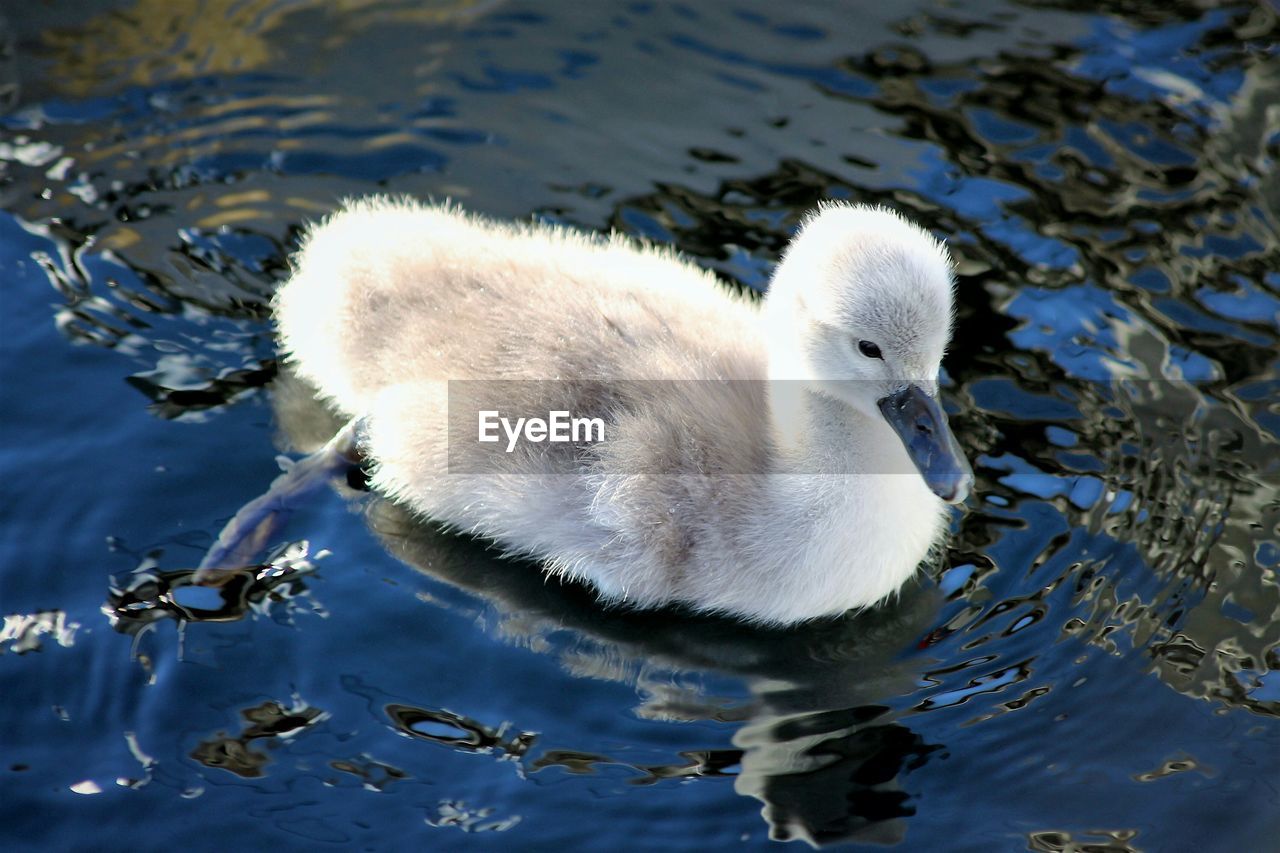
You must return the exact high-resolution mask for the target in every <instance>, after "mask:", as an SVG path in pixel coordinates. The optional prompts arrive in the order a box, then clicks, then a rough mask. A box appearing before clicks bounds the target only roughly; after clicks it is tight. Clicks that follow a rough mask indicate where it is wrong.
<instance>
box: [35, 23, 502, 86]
mask: <svg viewBox="0 0 1280 853" xmlns="http://www.w3.org/2000/svg"><path fill="white" fill-rule="evenodd" d="M494 5H497V4H496V2H495V0H431V2H411V1H410V0H403V2H399V3H386V2H381V0H332V1H331V2H330V0H182V2H172V0H134V2H133V3H132V5H130V6H128V7H127V8H124V9H110V10H107V11H104V12H100V13H99V14H97V15H94V16H93V17H91V18H89V19H88V20H87V21H85V22H84V24H82V25H81V26H78V27H68V28H61V29H56V30H51V31H48V32H46V33H44V35H43V39H42V41H43V43H44V46H45V47H46V48H47V50H48V52H49V54H50V55H51V58H52V60H53V61H52V67H51V69H50V75H49V76H50V82H51V83H52V84H53V85H54V86H55V87H56V88H57V89H58V90H60V91H62V92H63V93H65V94H68V95H72V96H77V97H83V96H85V95H89V94H92V93H94V92H98V91H101V90H103V89H106V88H109V87H113V86H117V85H119V84H121V83H132V84H136V85H140V86H149V85H153V84H155V83H156V82H158V81H173V80H178V79H185V78H190V77H196V76H201V75H207V74H227V73H242V72H245V71H249V70H252V69H254V68H258V67H260V66H262V65H264V64H266V63H267V62H268V61H269V60H270V59H271V57H272V54H273V45H272V38H271V33H272V32H273V31H274V30H277V29H278V28H280V27H281V26H282V25H283V24H284V23H285V21H286V18H288V17H289V16H291V15H294V14H299V15H301V14H309V15H312V16H324V21H323V24H327V25H329V26H332V25H333V24H335V23H337V22H338V21H339V20H341V21H342V23H343V25H344V26H346V27H350V26H355V27H356V28H363V27H367V26H372V25H377V24H407V23H414V24H437V25H438V24H446V23H450V22H453V21H458V20H466V19H468V18H472V17H474V16H476V15H478V14H481V13H482V12H484V11H485V10H486V9H489V8H491V7H493V6H494ZM335 13H336V14H335ZM350 13H358V14H354V15H353V14H350ZM340 16H341V17H340ZM323 29H324V27H323V25H322V30H323ZM351 33H352V30H350V29H331V30H329V31H328V32H327V33H326V39H325V41H326V42H327V43H328V45H327V46H330V47H332V46H333V44H340V43H341V42H342V41H343V40H344V39H345V38H346V37H347V36H348V35H350V34H351Z"/></svg>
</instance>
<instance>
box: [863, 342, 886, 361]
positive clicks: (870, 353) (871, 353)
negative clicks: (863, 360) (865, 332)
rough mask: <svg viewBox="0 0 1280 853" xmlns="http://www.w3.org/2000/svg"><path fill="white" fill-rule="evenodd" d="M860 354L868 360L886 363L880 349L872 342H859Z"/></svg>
mask: <svg viewBox="0 0 1280 853" xmlns="http://www.w3.org/2000/svg"><path fill="white" fill-rule="evenodd" d="M858 352H860V353H862V354H863V355H865V356H866V357H867V358H878V359H880V360H881V361H884V355H883V354H881V352H880V347H878V346H876V345H875V344H873V343H871V341H858Z"/></svg>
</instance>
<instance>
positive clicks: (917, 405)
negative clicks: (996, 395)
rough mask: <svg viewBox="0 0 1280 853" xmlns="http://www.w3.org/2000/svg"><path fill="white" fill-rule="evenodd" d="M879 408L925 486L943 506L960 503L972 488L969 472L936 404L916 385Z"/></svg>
mask: <svg viewBox="0 0 1280 853" xmlns="http://www.w3.org/2000/svg"><path fill="white" fill-rule="evenodd" d="M879 405H880V412H881V414H883V415H884V419H885V420H886V421H888V422H889V426H891V427H893V431H894V432H896V433H897V434H898V438H900V439H902V443H903V445H904V446H905V447H906V448H907V455H909V456H910V457H911V461H912V462H914V463H915V465H916V468H917V469H918V470H919V471H920V476H921V477H923V478H924V482H925V484H926V485H927V486H928V487H929V488H930V489H932V490H933V493H934V494H935V495H937V496H938V497H940V498H942V499H943V500H944V501H946V502H947V503H956V504H958V503H963V502H964V499H965V498H967V497H968V496H969V490H970V489H971V488H972V487H973V469H972V468H970V467H969V460H968V459H965V457H964V451H962V450H961V449H960V445H959V443H958V442H957V441H956V437H955V436H954V435H953V434H952V433H951V427H949V426H947V414H946V412H944V411H942V406H940V405H938V401H937V400H935V399H934V398H932V397H930V396H929V395H928V394H926V393H925V391H924V389H923V388H921V387H920V386H919V385H908V386H907V387H906V388H903V389H902V390H901V391H897V392H895V393H893V394H890V395H889V396H888V397H885V398H884V399H882V400H881V401H880V403H879Z"/></svg>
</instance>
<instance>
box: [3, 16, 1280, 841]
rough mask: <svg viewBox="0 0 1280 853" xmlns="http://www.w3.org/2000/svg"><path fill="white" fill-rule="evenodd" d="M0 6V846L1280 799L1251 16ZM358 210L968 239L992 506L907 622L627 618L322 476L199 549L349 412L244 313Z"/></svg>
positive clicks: (1067, 817) (964, 282)
mask: <svg viewBox="0 0 1280 853" xmlns="http://www.w3.org/2000/svg"><path fill="white" fill-rule="evenodd" d="M6 26H7V30H5V31H4V32H3V39H2V41H3V43H4V44H5V45H9V46H10V47H11V50H8V51H3V52H0V53H2V54H3V55H0V97H3V99H4V100H3V103H4V104H5V110H6V111H5V113H4V114H3V115H2V116H0V126H2V128H3V129H2V130H0V170H2V171H0V199H3V206H4V209H5V211H6V212H5V213H4V214H2V215H0V256H2V257H3V261H4V264H5V267H6V269H10V270H12V274H11V276H10V277H9V279H8V280H7V281H6V284H5V285H4V286H5V292H6V299H5V311H4V312H3V313H4V320H3V323H4V330H3V332H4V333H3V335H2V336H0V347H4V348H5V353H4V358H3V359H2V360H0V370H3V377H2V378H0V395H4V398H5V402H4V405H3V411H4V421H3V424H4V430H5V438H6V440H5V442H4V444H5V446H6V447H8V448H10V449H9V450H7V451H5V452H4V454H3V455H2V456H0V459H3V462H4V465H5V468H4V470H5V472H6V474H7V475H8V480H9V482H10V484H11V486H12V487H13V489H14V493H15V494H21V496H22V497H21V500H15V501H13V502H12V503H11V505H9V506H7V507H6V509H5V510H4V516H3V518H4V522H3V523H4V527H5V530H6V531H18V532H19V534H18V535H11V536H8V537H6V540H5V544H4V545H3V546H0V549H2V550H0V554H2V556H3V559H2V560H0V567H2V568H0V605H2V608H0V615H2V616H3V617H4V623H3V627H2V628H0V651H7V652H11V654H3V655H0V679H3V688H4V692H5V695H7V696H10V697H21V698H19V699H11V700H9V701H8V702H6V703H4V705H3V707H2V708H0V731H3V732H5V733H6V735H7V736H8V737H9V738H11V740H10V741H9V743H8V744H7V745H6V746H5V748H4V750H3V752H4V753H5V755H4V762H3V763H2V764H0V774H5V775H4V777H3V778H4V781H5V782H6V783H7V784H6V791H7V793H6V797H5V798H4V805H3V806H0V827H3V829H0V836H6V835H7V836H8V837H10V838H17V839H22V838H31V837H43V838H45V839H46V840H47V841H48V842H49V843H51V844H54V845H57V846H76V845H79V846H82V845H83V839H84V837H85V835H86V833H88V832H96V831H98V828H99V827H106V826H120V827H125V826H128V827H131V829H130V833H132V834H133V837H138V836H137V835H136V833H137V832H138V831H139V830H137V829H136V827H138V826H141V825H142V821H143V820H144V819H145V821H146V825H147V826H148V827H149V829H148V830H147V832H148V833H150V834H149V835H148V836H147V842H148V843H155V844H159V843H164V842H166V841H168V840H171V839H173V838H175V837H178V836H179V834H181V836H182V837H183V838H191V837H192V835H193V833H192V829H193V828H198V829H200V830H204V831H205V832H204V833H203V834H202V835H200V837H205V836H207V837H210V838H214V837H225V833H226V832H230V831H234V832H238V833H240V834H241V835H242V836H243V837H244V838H246V839H252V840H253V841H254V843H255V844H268V843H274V844H284V845H285V846H288V847H292V846H299V845H303V844H305V845H308V846H315V845H317V844H322V843H333V844H345V845H353V844H360V845H362V846H368V847H373V848H385V847H387V846H389V844H390V842H389V841H388V839H397V840H399V839H401V838H415V839H416V838H420V839H422V843H426V844H433V843H448V844H450V845H451V846H465V845H466V843H467V841H468V840H469V836H468V835H464V834H463V833H478V834H479V836H478V838H482V837H483V836H484V835H485V834H487V833H488V832H493V831H501V832H503V833H504V834H505V837H506V838H510V839H513V840H514V841H515V842H516V843H517V844H520V845H523V846H552V845H556V846H562V847H563V846H572V847H613V848H616V847H617V846H618V845H619V844H622V845H628V846H630V845H633V844H634V843H636V840H637V839H641V838H643V839H646V840H652V841H653V844H654V846H658V845H660V846H663V847H690V848H698V849H701V848H704V847H708V846H710V847H716V846H727V845H729V844H741V843H742V842H743V841H744V840H745V842H746V843H747V844H748V845H760V844H763V843H765V838H766V837H769V836H771V837H773V838H775V839H805V840H809V841H812V842H815V843H823V842H831V841H839V840H850V839H852V840H855V841H860V842H863V843H881V844H899V843H900V844H902V845H903V846H906V847H908V848H909V849H948V850H969V849H973V850H990V849H1033V850H1046V851H1048V850H1067V849H1085V848H1086V847H1090V848H1093V849H1107V850H1150V849H1190V848H1193V847H1194V848H1196V849H1217V850H1236V849H1263V848H1264V847H1265V846H1266V845H1267V841H1266V839H1270V838H1272V837H1273V833H1274V832H1275V831H1276V830H1277V829H1280V827H1278V826H1277V824H1276V818H1275V815H1276V810H1275V801H1274V794H1273V793H1272V792H1271V788H1270V780H1271V779H1272V778H1273V777H1274V776H1275V775H1276V771H1277V770H1278V769H1280V767H1277V765H1278V764H1280V760H1277V756H1280V722H1277V718H1280V689H1278V687H1277V685H1278V684H1280V682H1278V681H1277V676H1276V675H1275V674H1274V673H1275V670H1276V669H1277V668H1280V580H1278V579H1277V569H1278V568H1280V499H1278V498H1277V494H1280V452H1278V448H1277V445H1278V444H1280V402H1277V401H1278V400H1280V272H1277V270H1280V223H1278V222H1277V211H1280V182H1278V181H1277V177H1276V168H1275V161H1276V157H1277V153H1278V151H1280V131H1278V130H1277V127H1280V123H1278V122H1277V120H1276V108H1275V103H1276V102H1277V96H1278V89H1280V57H1277V49H1276V45H1277V43H1278V42H1280V39H1277V36H1278V35H1280V27H1278V26H1277V20H1276V13H1275V11H1274V10H1273V8H1271V7H1270V6H1268V5H1266V4H1246V3H1241V4H1228V5H1220V4H1200V3H1193V2H1179V3H1175V4H1168V3H1154V2H1152V3H1148V2H1142V0H1132V2H1125V3H1120V4H1114V5H1113V6H1112V7H1110V10H1109V11H1108V12H1106V13H1099V12H1097V11H1095V10H1094V9H1093V8H1092V4H1077V3H1073V2H1068V0H1022V2H996V0H990V2H982V3H975V4H967V5H954V4H953V5H946V6H942V5H937V4H933V3H928V2H911V3H907V4H905V5H904V4H893V5H891V6H890V7H875V8H870V7H868V8H867V9H865V10H863V9H860V10H859V12H858V14H856V15H850V14H849V13H848V10H847V9H846V8H845V7H843V6H841V5H839V4H826V3H820V2H812V3H800V4H792V5H791V6H789V7H787V9H786V10H785V11H782V10H779V9H778V8H777V7H775V6H774V5H771V4H766V3H757V2H744V3H739V4H728V3H725V4H697V5H694V4H688V5H681V4H676V3H645V2H636V3H626V4H568V3H543V4H537V5H528V4H521V3H515V2H512V3H490V2H485V3H464V2H440V3H426V4H421V3H401V2H386V0H381V2H375V0H358V2H348V3H342V4H316V3H312V2H308V0H262V2H234V3H217V2H206V3H176V4H175V3H165V4H157V3H151V2H145V0H119V2H113V3H111V4H109V5H108V6H103V5H102V4H86V3H77V2H72V0H58V2H52V3H41V4H34V5H32V6H31V8H30V9H29V10H27V9H24V11H23V13H22V14H21V15H16V14H14V13H13V12H9V20H8V22H7V25H6ZM0 29H3V27H0ZM374 191H394V192H408V193H412V194H416V195H421V196H428V195H433V196H436V197H441V196H446V195H448V196H453V197H457V198H461V199H463V200H465V202H466V203H467V204H468V205H469V206H471V207H474V208H476V209H478V210H483V211H486V212H489V213H492V214H495V215H499V216H513V217H519V216H526V215H528V214H530V213H535V214H536V215H539V216H542V217H544V218H546V219H550V220H554V221H562V222H566V223H572V224H576V225H579V226H581V227H584V228H589V229H605V228H610V227H612V228H615V229H618V230H620V231H624V232H627V233H630V234H633V235H637V236H641V237H645V238H648V239H651V240H654V241H659V242H663V243H669V244H672V245H675V246H677V247H678V248H680V249H681V250H682V251H684V252H686V253H688V254H689V255H691V256H694V257H696V258H698V259H699V260H701V261H702V262H704V263H706V264H708V265H710V266H712V267H714V268H715V269H716V270H717V271H718V272H720V273H721V274H722V275H723V276H725V277H726V278H727V279H729V280H731V281H732V282H734V283H736V284H737V285H739V286H742V287H744V288H752V289H757V290H758V289H762V288H763V287H764V286H765V285H766V283H767V277H768V273H769V270H770V269H771V266H772V264H773V262H774V261H775V260H776V258H777V254H778V252H779V251H780V250H781V248H782V247H783V246H784V245H785V243H786V240H787V237H788V235H789V233H790V231H791V229H793V228H794V227H795V225H796V223H797V221H798V217H799V216H800V215H802V214H803V212H804V211H805V210H806V209H807V208H808V207H810V206H811V205H812V204H813V203H815V202H816V201H817V200H819V199H822V198H829V197H837V198H850V199H856V200H863V201H874V202H882V203H885V204H889V205H892V206H894V207H897V208H899V209H902V210H904V211H906V212H908V213H909V214H910V215H912V216H913V217H914V218H916V219H918V220H919V221H921V222H922V223H924V224H926V225H927V226H928V227H931V228H933V229H934V230H936V231H937V232H938V233H939V234H942V235H945V236H947V238H948V242H949V244H950V246H951V249H952V251H953V253H954V254H955V255H956V257H957V259H958V261H959V272H960V305H959V312H960V316H959V319H958V326H957V332H956V337H955V341H954V344H953V347H952V351H951V353H950V354H949V356H948V359H947V363H946V370H947V383H946V385H947V389H948V390H947V396H948V402H949V403H950V404H951V406H952V408H953V409H954V415H953V423H954V425H955V428H956V431H957V433H958V435H960V436H961V439H962V441H963V442H964V443H965V445H966V449H967V450H968V452H969V454H970V456H971V458H973V459H974V460H975V461H976V466H975V467H976V469H977V473H978V476H979V484H978V488H977V490H976V494H977V495H978V497H977V498H976V499H974V500H972V501H971V502H970V506H969V507H968V509H967V510H966V512H965V513H964V514H963V515H958V516H957V517H956V519H955V524H954V525H953V537H952V541H951V543H950V547H949V550H948V552H947V554H946V555H945V557H944V559H943V560H942V561H941V562H940V563H939V564H938V565H936V566H934V567H932V568H930V569H929V571H928V574H927V577H925V578H923V579H922V583H921V584H920V585H919V586H918V587H914V588H911V589H909V590H908V591H907V592H906V593H905V594H904V596H903V598H902V600H901V601H900V602H898V603H897V604H896V605H894V606H892V607H888V608H884V609H882V610H879V611H875V612H871V613H865V614H861V615H858V616H854V617H849V618H845V619H840V620H829V621H823V622H818V623H814V624H812V625H808V626H804V627H801V628H796V629H792V630H789V631H770V632H761V631H755V630H750V629H747V628H744V627H742V626H739V625H736V624H734V623H731V622H725V621H720V620H712V619H700V618H691V617H689V616H688V615H687V614H682V613H679V612H667V613H661V614H643V613H631V612H626V611H603V610H601V609H600V608H599V607H598V606H597V605H596V604H595V603H594V602H593V601H592V600H591V599H590V596H589V595H588V594H587V592H586V591H585V590H582V589H578V588H576V587H572V586H564V585H561V584H559V583H551V582H546V581H544V580H543V579H542V577H541V575H540V574H539V573H538V572H537V570H536V567H533V566H529V565H526V564H521V563H514V562H508V561H503V560H500V559H497V558H496V557H495V555H493V554H491V553H489V552H488V551H486V549H485V548H484V546H483V544H482V543H474V542H469V541H466V540H461V539H457V538H454V537H451V536H448V535H445V534H443V533H441V532H440V531H437V530H435V529H433V528H431V527H430V526H425V525H422V524H420V523H417V522H414V521H413V520H412V519H409V518H407V517H406V516H405V515H404V514H403V513H402V512H400V511H399V510H397V509H396V508H395V507H392V506H389V505H386V504H384V503H381V502H379V501H377V500H376V499H375V498H373V497H371V496H362V495H359V494H357V492H356V491H353V490H351V489H347V488H341V489H340V491H341V493H342V496H341V497H339V496H337V495H334V496H326V497H322V498H320V499H318V500H316V501H315V505H314V506H311V507H309V508H307V509H304V510H300V511H299V513H298V516H297V517H295V518H294V519H293V520H292V521H291V522H290V526H289V527H288V528H287V530H286V536H287V538H288V539H289V541H288V542H285V543H281V544H280V545H279V547H278V548H277V549H276V550H275V551H273V552H271V553H270V554H267V555H264V556H263V561H262V564H261V565H256V566H252V567H246V568H244V569H243V570H241V571H235V572H230V573H227V574H225V575H222V576H221V577H220V578H218V582H217V583H213V582H212V580H211V579H210V578H207V577H205V576H203V575H200V574H198V573H197V572H195V571H194V566H195V565H196V564H197V563H198V562H199V559H200V555H201V553H202V552H203V550H204V549H205V548H206V547H207V546H208V544H209V542H210V541H211V538H212V536H213V535H214V534H215V533H216V531H217V530H218V528H219V527H220V524H221V521H222V520H224V519H225V518H226V517H228V516H230V515H231V514H232V513H233V512H234V511H235V510H236V508H237V507H238V506H239V505H240V504H242V503H243V502H244V501H246V500H248V499H249V498H251V497H252V496H254V495H255V494H257V493H258V492H260V491H261V489H262V488H263V487H264V486H265V485H266V484H267V483H268V482H269V481H270V480H271V478H272V476H273V475H274V472H275V467H274V462H273V460H272V456H273V454H274V453H275V449H274V447H273V439H274V438H278V440H279V441H280V442H281V444H282V446H283V447H286V448H287V449H290V450H299V451H302V450H307V449H310V448H314V447H315V446H317V445H319V444H321V443H323V442H324V441H325V440H327V439H328V438H329V436H330V435H332V433H333V432H334V430H335V428H336V426H337V425H336V424H335V423H334V422H333V420H332V418H331V417H330V416H329V415H327V414H326V413H325V412H324V411H323V410H321V409H319V408H318V407H317V406H316V405H315V404H314V403H313V402H312V401H311V400H310V395H309V394H308V393H307V391H306V389H305V388H300V387H299V386H298V385H297V383H294V382H292V381H291V380H290V379H289V377H287V376H282V375H278V370H277V363H276V356H275V351H274V342H273V340H272V335H271V330H270V328H269V325H268V303H269V300H270V297H271V294H272V292H273V290H274V287H275V285H276V283H277V282H278V281H279V280H280V279H281V278H282V277H283V276H284V275H285V274H286V270H287V256H288V252H289V250H290V247H292V246H293V245H294V243H295V240H296V237H297V234H298V233H299V229H300V228H301V226H302V225H303V223H304V222H305V221H306V220H307V219H309V218H313V217H316V216H320V215H323V214H324V213H325V212H327V211H329V210H331V209H333V208H334V207H335V206H336V203H337V199H338V198H340V197H341V196H343V195H352V194H364V193H368V192H374ZM268 403H269V404H270V407H269V406H268ZM273 421H274V423H275V424H277V425H278V436H277V427H276V426H273ZM352 484H353V485H356V486H358V485H359V483H358V481H355V480H353V482H352ZM324 552H329V553H328V556H326V557H325V559H319V557H320V556H322V554H323V553H324ZM405 564H407V565H408V566H412V567H414V568H416V569H418V570H420V572H412V571H410V570H409V569H407V568H405ZM104 588H105V589H107V590H108V593H107V601H106V603H105V604H104V603H103V597H104V596H103V591H104ZM110 627H114V628H115V629H116V630H114V631H112V630H108V628H110ZM122 635H123V636H122ZM37 652H38V653H37ZM8 792H12V796H10V795H9V793H8ZM191 798H199V799H202V800H203V801H204V803H205V804H206V809H205V811H203V812H201V815H203V816H201V817H193V816H192V814H191V813H187V812H183V811H181V810H178V809H176V804H178V803H180V802H181V801H182V800H184V799H191ZM757 811H760V812H761V813H762V814H763V817H764V822H763V823H762V822H761V820H760V819H759V817H756V815H755V812H757ZM37 815H48V816H52V815H57V816H58V818H59V820H58V822H57V823H56V825H55V827H56V828H50V825H49V824H48V823H47V821H45V822H43V823H41V824H39V829H38V830H37V824H36V822H35V816H37ZM169 815H173V817H169ZM144 816H145V818H144ZM43 820H44V818H42V821H43ZM208 830H216V831H217V835H216V836H215V834H214V833H209V832H208ZM443 833H447V835H445V834H443ZM122 837H123V836H122ZM445 839H447V840H445ZM60 842H61V843H60ZM195 843H196V846H197V847H199V846H201V843H200V842H199V840H197V841H196V842H195ZM477 843H482V842H479V841H478V842H477ZM209 844H212V842H209ZM209 844H206V845H204V846H209Z"/></svg>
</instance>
